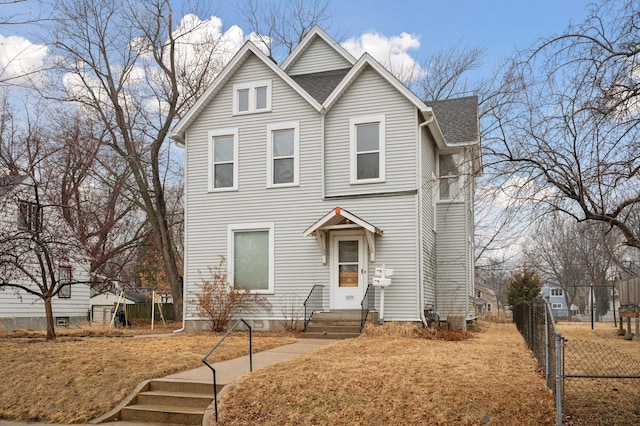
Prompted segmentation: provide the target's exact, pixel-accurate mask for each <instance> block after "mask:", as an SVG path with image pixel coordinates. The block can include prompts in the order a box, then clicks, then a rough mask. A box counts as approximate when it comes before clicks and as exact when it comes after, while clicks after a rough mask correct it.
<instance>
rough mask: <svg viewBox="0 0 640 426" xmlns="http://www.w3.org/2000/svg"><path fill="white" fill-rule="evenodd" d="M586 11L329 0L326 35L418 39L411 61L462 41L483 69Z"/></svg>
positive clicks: (552, 5)
mask: <svg viewBox="0 0 640 426" xmlns="http://www.w3.org/2000/svg"><path fill="white" fill-rule="evenodd" d="M237 4H238V2H237V1H227V2H225V3H223V4H222V6H221V7H220V8H219V16H220V17H221V18H222V20H223V22H224V24H225V27H227V26H229V25H231V24H235V23H239V22H238V16H237V13H236V12H235V5H237ZM588 7H589V2H587V1H583V0H537V1H530V0H421V1H418V0H396V1H389V0H332V1H331V3H330V11H331V15H332V16H333V18H334V25H333V27H334V29H333V30H332V31H329V33H330V35H331V36H334V37H335V36H337V35H338V34H344V35H346V36H347V37H348V38H350V37H358V36H360V35H361V34H363V33H367V32H378V33H381V34H383V35H384V36H386V37H392V36H397V35H399V34H401V33H403V32H406V33H409V34H412V35H414V36H417V37H418V38H419V40H420V49H419V50H418V51H416V50H413V51H411V53H412V55H413V56H416V57H419V56H424V55H426V54H428V53H429V52H432V51H434V50H440V49H445V48H447V47H448V46H451V45H453V44H456V43H458V42H462V43H463V44H468V45H470V46H472V47H483V48H486V49H487V54H486V60H485V62H486V67H487V68H491V67H492V66H493V64H495V63H497V62H498V61H499V60H500V59H501V58H504V57H505V56H508V55H510V54H511V53H513V51H514V50H515V49H516V48H518V49H524V48H526V47H529V46H530V45H531V44H532V43H533V42H534V41H536V40H537V39H539V38H541V37H548V36H550V35H553V34H558V33H560V32H561V31H563V30H564V29H565V28H566V27H567V25H568V24H569V23H574V24H575V23H580V22H582V21H583V20H584V18H585V17H586V15H587V11H588ZM240 26H241V27H242V25H241V24H240Z"/></svg>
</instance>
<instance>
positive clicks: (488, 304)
mask: <svg viewBox="0 0 640 426" xmlns="http://www.w3.org/2000/svg"><path fill="white" fill-rule="evenodd" d="M487 312H491V303H487Z"/></svg>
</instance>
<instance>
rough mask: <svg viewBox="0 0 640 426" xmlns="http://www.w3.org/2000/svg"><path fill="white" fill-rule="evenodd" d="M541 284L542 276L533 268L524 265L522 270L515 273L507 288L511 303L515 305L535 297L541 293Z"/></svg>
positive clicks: (508, 299) (508, 298)
mask: <svg viewBox="0 0 640 426" xmlns="http://www.w3.org/2000/svg"><path fill="white" fill-rule="evenodd" d="M540 285H541V282H540V276H539V275H538V273H537V272H535V271H534V270H532V269H529V268H527V267H524V268H522V272H516V273H514V274H513V275H512V276H511V279H510V280H509V288H508V290H507V301H508V302H509V305H511V306H514V305H517V304H518V303H520V302H527V301H529V300H533V299H535V298H536V297H538V296H539V295H540Z"/></svg>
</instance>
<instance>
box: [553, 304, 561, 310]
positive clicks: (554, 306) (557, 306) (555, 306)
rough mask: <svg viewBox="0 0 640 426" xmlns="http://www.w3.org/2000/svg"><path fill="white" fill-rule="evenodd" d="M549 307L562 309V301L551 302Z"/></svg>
mask: <svg viewBox="0 0 640 426" xmlns="http://www.w3.org/2000/svg"><path fill="white" fill-rule="evenodd" d="M551 309H562V303H552V304H551Z"/></svg>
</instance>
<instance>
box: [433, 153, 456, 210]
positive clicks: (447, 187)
mask: <svg viewBox="0 0 640 426" xmlns="http://www.w3.org/2000/svg"><path fill="white" fill-rule="evenodd" d="M438 167H439V175H440V191H439V195H440V197H439V198H440V200H454V199H455V198H456V197H457V196H458V194H459V191H460V180H459V177H460V155H459V154H440V155H439V156H438Z"/></svg>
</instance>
